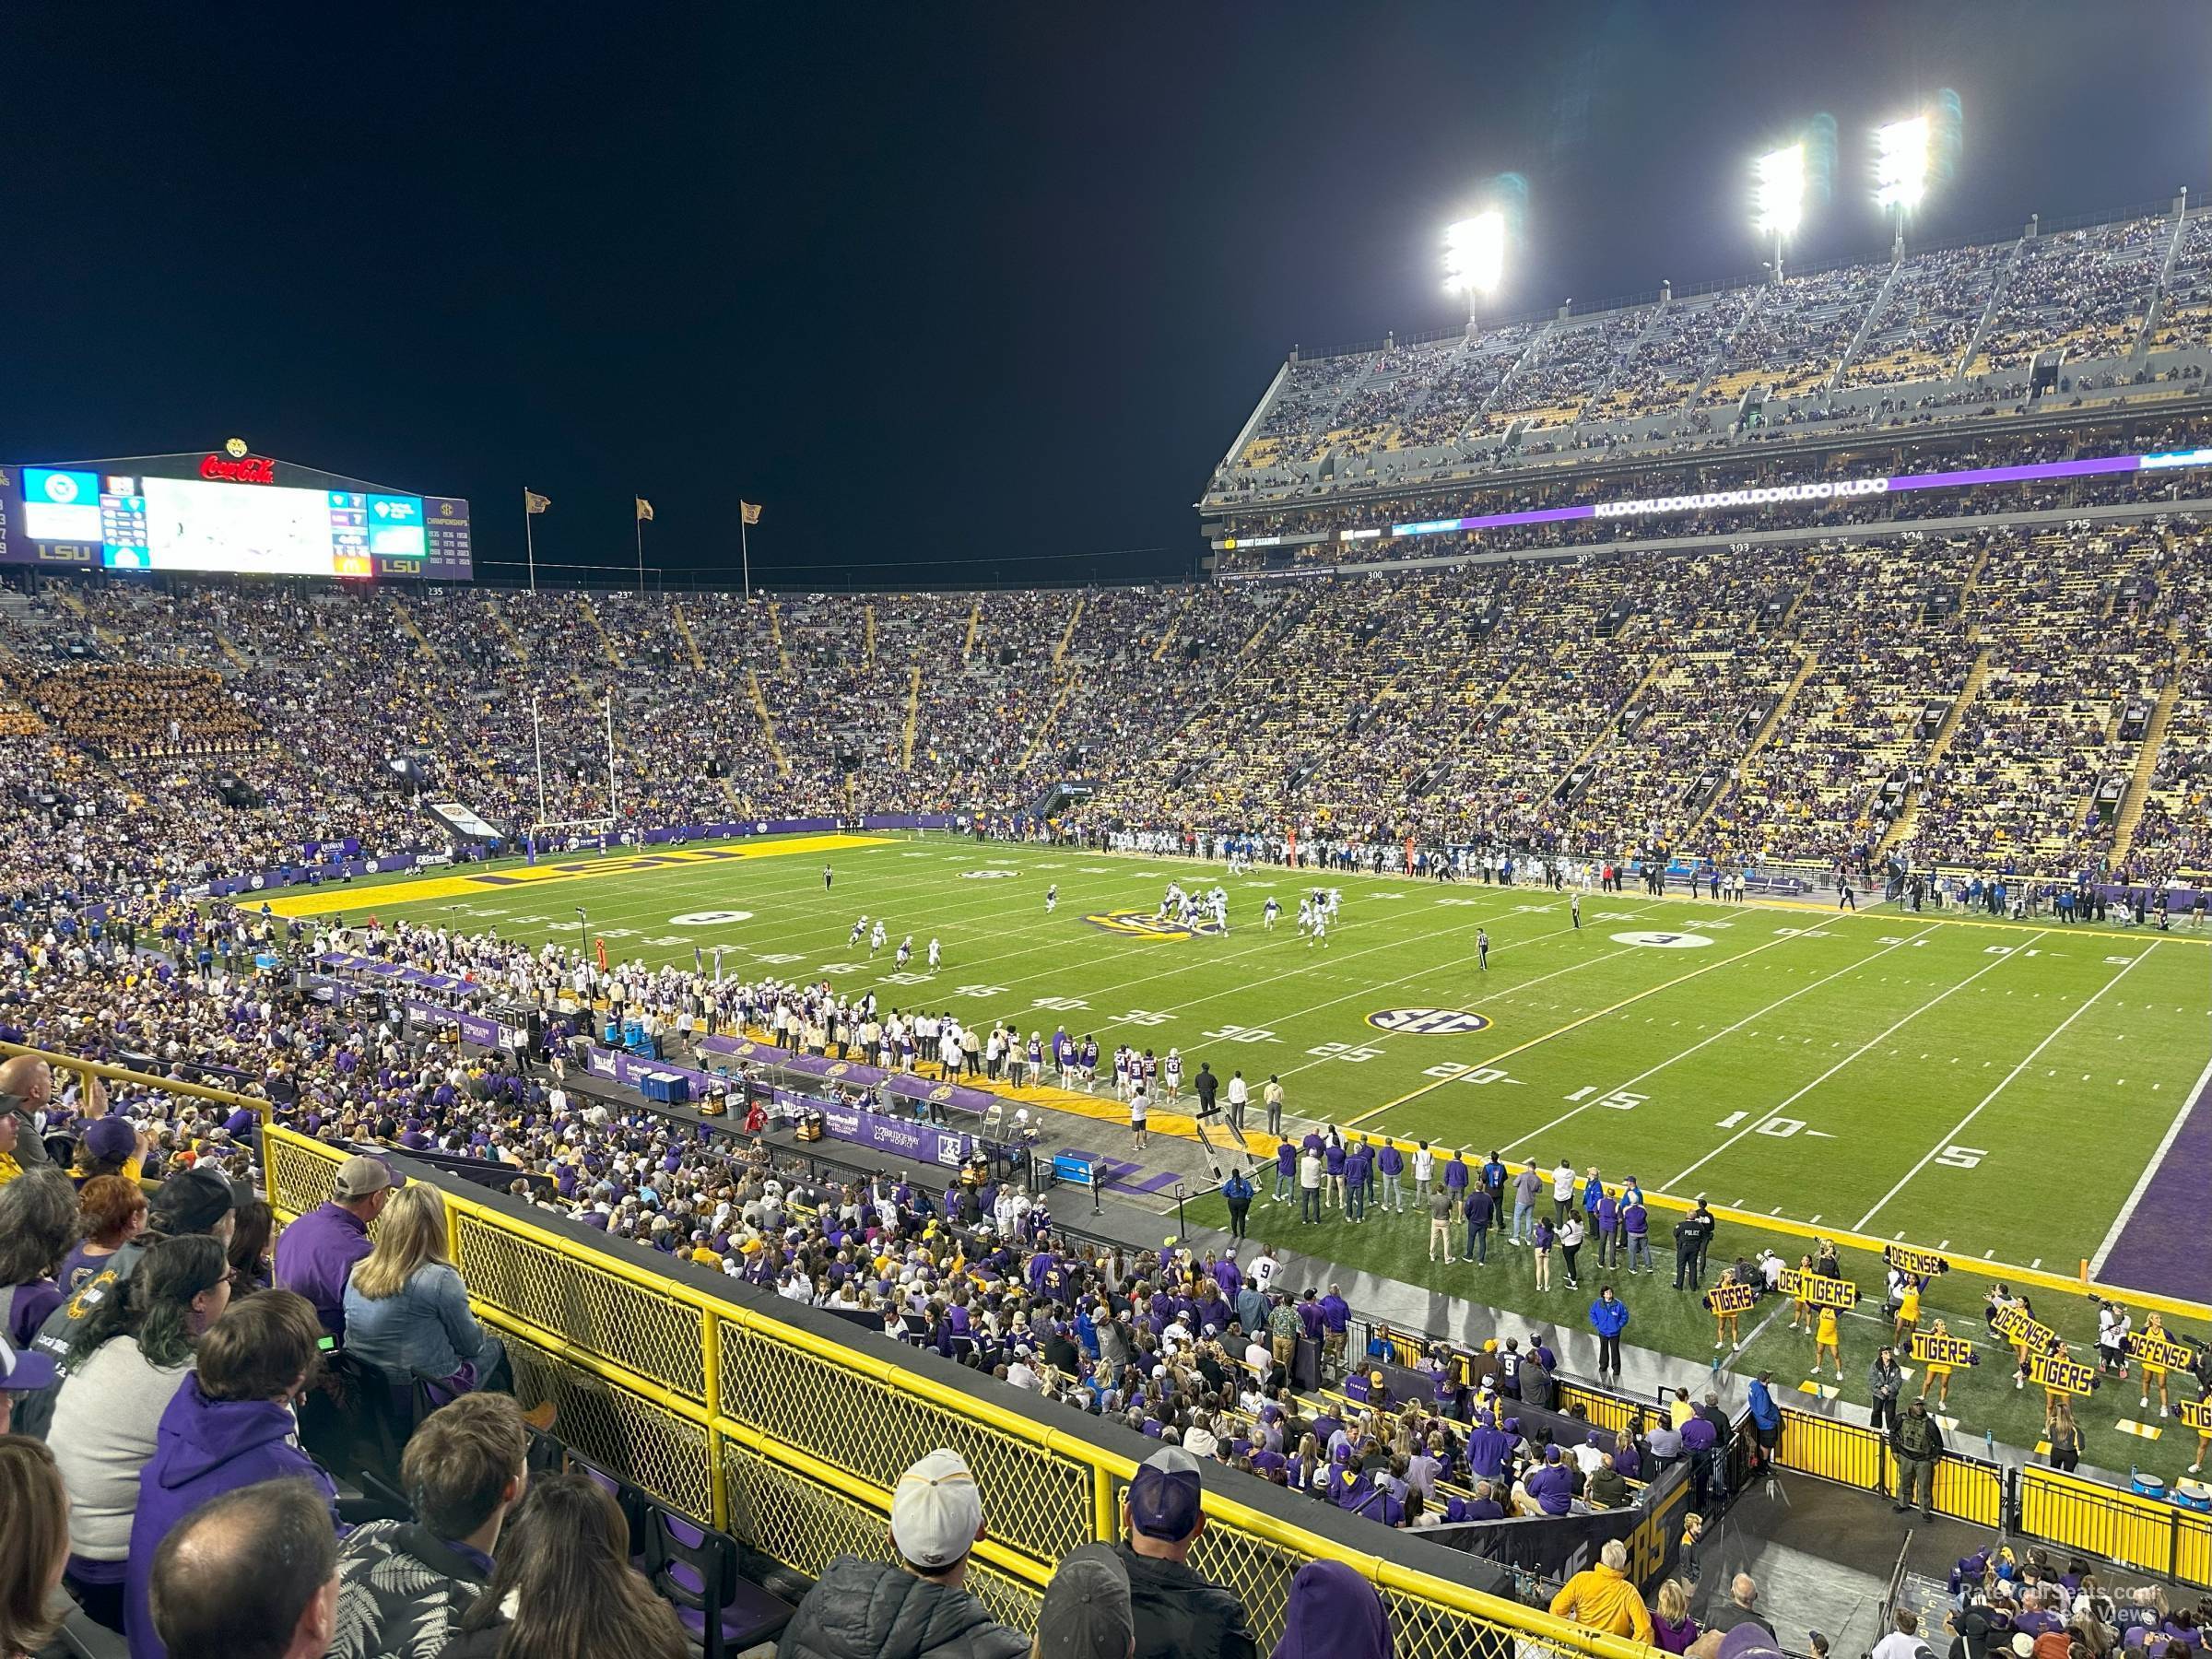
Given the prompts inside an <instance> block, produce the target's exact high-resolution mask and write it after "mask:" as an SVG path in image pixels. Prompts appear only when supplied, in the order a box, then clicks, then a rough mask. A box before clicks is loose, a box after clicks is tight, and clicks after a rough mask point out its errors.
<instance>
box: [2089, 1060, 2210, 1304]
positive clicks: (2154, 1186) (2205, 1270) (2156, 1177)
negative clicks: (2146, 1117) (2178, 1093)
mask: <svg viewBox="0 0 2212 1659" xmlns="http://www.w3.org/2000/svg"><path fill="white" fill-rule="evenodd" d="M2207 1211H2212V1080H2207V1081H2206V1084H2205V1086H2204V1087H2203V1088H2200V1089H2198V1090H2197V1093H2196V1100H2194V1102H2193V1103H2192V1104H2191V1106H2190V1108H2189V1115H2188V1117H2187V1118H2186V1119H2184V1120H2183V1124H2182V1132H2181V1133H2180V1134H2179V1135H2175V1136H2174V1137H2173V1140H2172V1142H2171V1144H2170V1145H2169V1146H2168V1147H2167V1148H2166V1155H2165V1157H2163V1158H2162V1159H2159V1167H2158V1169H2157V1170H2156V1171H2154V1172H2153V1173H2152V1175H2151V1178H2150V1184H2149V1185H2148V1186H2147V1187H2145V1188H2144V1189H2143V1196H2142V1198H2141V1199H2140V1200H2139V1201H2137V1203H2136V1213H2135V1214H2134V1215H2132V1216H2130V1217H2129V1218H2127V1225H2126V1226H2125V1227H2124V1228H2122V1229H2121V1230H2120V1236H2119V1238H2117V1239H2115V1240H2114V1241H2112V1252H2111V1253H2110V1254H2108V1255H2107V1256H2106V1257H2105V1258H2104V1270H2103V1271H2102V1272H2101V1273H2100V1274H2099V1275H2098V1276H2097V1277H2099V1278H2100V1279H2101V1280H2102V1281H2103V1282H2104V1283H2106V1284H2108V1285H2124V1286H2126V1287H2127V1288H2130V1289H2134V1290H2148V1291H2152V1292H2154V1293H2156V1294H2158V1295H2161V1296H2181V1297H2186V1298H2188V1299H2189V1300H2191V1301H2212V1249H2207V1248H2206V1244H2205V1237H2204V1231H2203V1228H2204V1219H2205V1216H2206V1212H2207Z"/></svg>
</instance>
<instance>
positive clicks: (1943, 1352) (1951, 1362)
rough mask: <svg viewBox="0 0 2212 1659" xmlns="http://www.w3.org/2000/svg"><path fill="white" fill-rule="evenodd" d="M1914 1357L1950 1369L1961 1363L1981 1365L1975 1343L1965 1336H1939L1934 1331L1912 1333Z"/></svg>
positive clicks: (1927, 1363)
mask: <svg viewBox="0 0 2212 1659" xmlns="http://www.w3.org/2000/svg"><path fill="white" fill-rule="evenodd" d="M1912 1358H1913V1359H1916V1360H1918V1361H1919V1362H1920V1363H1921V1364H1923V1365H1927V1366H1934V1367H1936V1368H1938V1369H1940V1370H1943V1371H1949V1370H1951V1369H1953V1368H1954V1367H1956V1366H1960V1365H1979V1364H1980V1363H1981V1362H1982V1361H1981V1357H1980V1356H1979V1355H1977V1354H1976V1353H1975V1352H1974V1345H1973V1344H1972V1343H1971V1342H1969V1341H1967V1339H1966V1338H1965V1337H1963V1336H1948V1335H1946V1336H1938V1335H1935V1332H1933V1331H1915V1332H1913V1333H1912Z"/></svg>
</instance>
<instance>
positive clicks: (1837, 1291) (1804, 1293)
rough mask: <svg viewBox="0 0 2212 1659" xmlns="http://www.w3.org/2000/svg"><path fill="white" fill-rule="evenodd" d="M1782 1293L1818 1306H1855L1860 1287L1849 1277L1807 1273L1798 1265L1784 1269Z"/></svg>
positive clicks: (1791, 1298)
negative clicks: (1831, 1276)
mask: <svg viewBox="0 0 2212 1659" xmlns="http://www.w3.org/2000/svg"><path fill="white" fill-rule="evenodd" d="M1782 1293H1783V1295H1784V1296H1786V1297H1788V1298H1789V1299H1790V1300H1792V1301H1801V1302H1806V1303H1809V1304H1810V1305H1812V1306H1813V1307H1816V1308H1855V1307H1857V1306H1858V1305H1859V1288H1858V1287H1857V1286H1856V1285H1854V1284H1853V1283H1852V1282H1851V1281H1850V1280H1849V1279H1841V1278H1830V1277H1828V1275H1827V1274H1825V1273H1806V1272H1804V1271H1803V1270H1801V1269H1799V1268H1796V1267H1784V1268H1783V1270H1782Z"/></svg>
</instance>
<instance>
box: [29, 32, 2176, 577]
mask: <svg viewBox="0 0 2212 1659" xmlns="http://www.w3.org/2000/svg"><path fill="white" fill-rule="evenodd" d="M2208 68H2212V8H2208V7H2206V6H2202V5H2198V4H2190V3H2182V0H2156V3H2153V0H2137V3H2126V0H2124V3H2122V4H2117V5H2113V4H2089V3H2088V0H2064V3H2053V4H2025V3H2022V4H1986V5H1977V4H1971V3H1968V4H1937V5H1925V6H1917V5H1916V6H1907V5H1888V4H1851V3H1844V4H1832V5H1818V6H1816V5H1808V4H1780V5H1778V4H1775V3H1774V0H1763V3H1760V4H1749V5H1735V4H1723V3H1721V0H1664V3H1662V0H1622V3H1618V4H1611V5H1606V4H1597V5H1587V6H1567V5H1554V6H1530V5H1525V4H1515V5H1498V6H1488V5H1477V4H1456V5H1441V4H1440V5H1416V4H1403V5H1379V6H1353V5H1347V4H1343V3H1341V0H1339V3H1338V4H1334V5H1314V6H1304V5H1295V4H1274V5H1269V6H1259V5H1256V4H1255V5H1247V6H1207V5H1195V4H1178V5H1162V6H1143V5H1138V6H1127V5H1123V6H1082V5H1040V6H1013V5H1001V6H946V5H935V6H924V5H916V4H910V5H892V4H882V5H875V6H806V5H798V6H737V5H710V4H693V5H686V6H677V5H666V6H664V5H658V4H654V3H653V0H632V3H631V4H628V5H619V6H606V5H594V6H564V5H560V4H547V5H544V6H529V7H524V6H516V5H497V4H494V5H488V6H466V5H462V6H414V5H405V4H402V5H387V6H374V7H369V6H343V5H335V4H332V5H322V6H278V7H263V8H251V7H249V8H242V9H241V8H221V7H208V6H175V5H169V6H159V7H156V6H150V5H145V6H133V5H119V6H104V7H86V6H65V5H59V4H49V3H47V0H14V3H13V4H10V5H9V6H7V7H6V14H5V17H4V18H0V110H5V122H6V124H5V131H6V134H7V140H8V142H7V145H6V150H5V155H6V171H7V175H8V176H7V178H6V189H5V194H4V195H0V199H4V200H5V201H6V203H7V218H8V221H9V222H8V227H7V229H8V245H9V248H10V250H11V256H10V257H9V258H8V259H7V261H6V273H5V276H0V295H4V296H5V300H0V315H5V317H6V327H5V329H0V458H6V459H8V460H14V461H42V460H53V459H76V458H90V457H96V456H107V455H122V454H132V453H154V452H160V451H169V450H181V449H204V448H208V447H211V446H213V445H215V444H218V443H219V442H220V441H222V440H223V439H224V438H226V437H228V436H229V435H231V434H233V433H237V434H241V435H243V436H244V437H246V438H247V439H248V440H250V441H251V442H252V443H253V447H254V449H255V450H256V452H258V453H266V454H272V455H276V456H278V457H281V458H283V459H285V460H289V461H297V462H302V463H305V464H307V465H314V466H320V467H324V468H327V469H329V470H331V471H335V472H340V473H347V474H351V475H354V476H357V477H365V478H369V479H371V480H374V481H377V482H381V483H385V484H389V485H393V486H395V487H398V488H405V489H409V490H416V491H421V492H444V493H452V494H459V495H465V496H467V497H469V498H470V500H471V501H472V503H473V510H474V514H475V521H476V540H477V558H478V560H479V563H480V564H481V563H482V562H483V561H486V560H494V559H519V558H520V556H521V551H522V521H521V515H520V500H521V494H522V489H523V487H524V485H525V484H527V485H529V486H531V487H532V488H536V489H538V490H540V491H542V492H543V493H545V494H546V495H547V496H549V497H551V498H552V500H553V503H554V505H553V510H552V512H551V513H550V514H548V515H547V517H546V518H544V519H542V520H541V521H540V526H541V528H540V534H539V535H538V553H539V556H540V558H541V559H543V560H545V561H546V562H547V564H548V565H552V564H569V565H577V566H584V565H597V566H603V567H618V568H627V567H628V566H629V564H630V562H631V560H632V559H633V557H634V554H633V549H632V543H631V523H630V516H629V500H630V497H631V495H632V494H633V493H636V494H642V495H644V496H647V497H649V498H651V500H653V503H654V505H655V506H656V508H657V509H658V512H659V517H658V520H657V522H656V523H654V524H652V525H650V526H648V527H647V532H646V534H647V556H648V560H649V562H650V563H653V564H655V565H661V566H665V567H666V568H667V569H668V570H669V571H671V572H672V573H673V572H677V571H682V572H687V573H691V574H704V575H709V576H714V577H721V576H723V575H724V573H725V572H726V575H727V579H728V580H729V581H731V582H735V577H736V570H737V535H736V522H735V503H736V501H737V499H738V498H739V497H740V496H743V497H745V498H746V499H748V500H754V501H758V502H760V503H762V504H763V505H764V507H765V510H766V511H765V516H764V519H763V522H762V524H761V525H760V526H759V530H758V531H757V532H756V533H755V535H754V536H753V540H752V551H753V559H754V564H753V568H754V572H755V575H756V579H764V580H768V581H771V582H777V583H779V584H782V585H791V586H796V585H803V584H804V583H805V582H806V580H807V577H808V574H809V572H815V571H839V572H841V580H842V581H845V582H851V581H854V580H865V581H866V582H869V583H870V584H871V585H883V586H906V585H940V586H943V585H964V584H975V583H985V584H1008V583H1016V582H1031V581H1037V582H1044V581H1072V580H1077V579H1080V578H1084V577H1093V576H1104V577H1109V578H1113V579H1121V580H1126V579H1129V578H1132V577H1139V576H1171V575H1176V574H1179V573H1182V572H1185V571H1188V570H1190V568H1191V567H1192V563H1193V561H1194V559H1195V558H1196V556H1197V554H1198V552H1199V542H1198V536H1197V531H1196V518H1195V514H1194V512H1192V511H1191V505H1190V504H1191V502H1192V501H1194V500H1195V499H1196V497H1197V495H1198V493H1199V491H1200V490H1201V488H1203V486H1204V483H1205V480H1206V476H1207V474H1208V473H1209V471H1210V470H1211V468H1212V466H1213V465H1214V463H1215V462H1216V461H1217V460H1218V458H1219V457H1220V455H1221V453H1222V452H1223V451H1224V450H1225V449H1226V448H1227V446H1228V444H1229V442H1230V440H1231V438H1233V436H1234V435H1235V433H1236V430H1237V429H1238V427H1239V425H1240V424H1241V421H1242V419H1243V418H1244V417H1245V415H1246V414H1248V413H1249V412H1250V409H1251V406H1252V405H1253V402H1254V401H1255V400H1256V398H1257V397H1258V395H1259V394H1260V392H1261V391H1262V390H1263V388H1264V387H1265V384H1266V382H1267V380H1268V378H1269V376H1270V375H1271V374H1272V373H1273V372H1274V370H1275V367H1276V365H1277V363H1278V362H1279V361H1280V360H1281V359H1282V357H1283V354H1284V353H1285V351H1286V350H1287V349H1288V347H1290V346H1291V345H1292V344H1293V343H1298V342H1302V343H1303V344H1304V346H1305V347H1306V348H1307V349H1308V350H1309V351H1312V350H1315V349H1318V348H1322V347H1331V346H1339V345H1347V344H1352V343H1357V342H1360V341H1365V340H1371V339H1379V338H1380V337H1381V336H1382V334H1383V333H1384V332H1385V331H1386V330H1389V329H1392V328H1395V329H1398V330H1400V331H1403V332H1414V331H1418V330H1424V329H1433V328H1437V327H1440V326H1443V325H1446V324H1450V323H1451V322H1452V321H1453V319H1454V317H1455V315H1457V314H1459V312H1458V309H1457V302H1456V301H1454V300H1452V299H1450V298H1449V297H1447V296H1446V295H1445V294H1444V293H1443V292H1442V289H1441V272H1440V266H1439V253H1438V231H1439V229H1440V228H1441V226H1442V225H1443V224H1444V223H1446V222H1447V221H1448V220H1450V219H1452V218H1456V217H1459V216H1461V215H1462V214H1464V213H1465V212H1466V211H1468V210H1470V209H1472V208H1474V207H1476V206H1479V205H1481V204H1480V200H1479V197H1480V193H1481V190H1482V187H1483V183H1484V182H1485V181H1486V180H1488V179H1489V178H1491V177H1493V176H1494V175H1497V174H1500V173H1504V172H1514V173H1518V174H1520V175H1522V177H1524V179H1525V181H1526V188H1527V210H1526V216H1525V220H1524V230H1523V240H1522V241H1521V243H1520V244H1519V245H1518V246H1517V247H1516V248H1515V249H1514V250H1513V251H1512V254H1511V255H1510V256H1509V265H1508V275H1507V278H1506V290H1505V291H1504V292H1503V293H1501V294H1500V296H1499V298H1498V301H1497V308H1498V310H1499V311H1500V312H1501V313H1502V312H1513V313H1519V312H1531V311H1536V310H1540V309H1547V308H1549V307H1551V306H1553V305H1556V304H1557V303H1558V302H1559V300H1561V299H1563V298H1565V297H1568V296H1570V295H1571V296H1573V297H1575V298H1576V299H1577V300H1583V301H1584V302H1594V301H1595V300H1599V299H1601V298H1605V297H1608V296H1627V295H1639V294H1644V293H1648V292H1649V291H1650V290H1652V289H1653V288H1655V287H1656V286H1657V283H1658V281H1659V279H1660V278H1661V277H1672V278H1673V279H1674V280H1676V281H1677V283H1678V284H1682V285H1684V286H1688V285H1691V284H1699V283H1703V282H1707V281H1711V280H1713V279H1717V278H1721V277H1729V276H1736V275H1744V274H1747V273H1750V272H1754V271H1755V270H1756V268H1757V265H1758V262H1759V259H1760V258H1761V257H1762V250H1760V249H1759V247H1758V246H1757V245H1756V244H1755V242H1754V241H1753V239H1752V237H1751V235H1750V233H1749V231H1748V229H1747V207H1746V200H1747V190H1748V176H1747V166H1746V164H1747V159H1748V158H1749V157H1750V156H1751V155H1752V154H1753V153H1755V152H1756V151H1759V150H1760V149H1764V148H1767V147H1771V145H1772V144H1774V143H1776V142H1779V141H1784V140H1786V139H1787V137H1789V136H1790V135H1791V134H1792V131H1793V129H1794V127H1795V126H1797V125H1798V124H1802V123H1803V122H1805V121H1806V119H1807V118H1808V117H1811V116H1814V115H1816V114H1818V113H1823V112H1825V113H1827V114H1829V115H1831V116H1832V117H1833V118H1834V121H1835V123H1836V127H1837V131H1838V134H1839V150H1838V165H1837V176H1836V185H1835V190H1834V194H1833V199H1832V200H1831V201H1830V203H1828V204H1827V205H1826V206H1821V207H1818V208H1816V209H1815V210H1814V218H1813V220H1812V222H1811V223H1810V225H1809V226H1808V229H1807V231H1806V235H1805V236H1804V237H1803V238H1802V241H1801V246H1800V247H1799V249H1798V250H1797V253H1796V255H1795V257H1796V259H1797V260H1798V261H1800V262H1807V263H1809V262H1815V261H1818V260H1821V259H1826V258H1835V257H1841V256H1845V255H1854V254H1855V255H1865V256H1871V255H1874V254H1876V253H1878V252H1879V251H1880V249H1881V248H1882V246H1883V243H1884V232H1883V229H1882V227H1881V224H1880V222H1879V221H1878V219H1877V217H1876V215H1875V211H1874V209H1873V207H1872V206H1871V204H1870V202H1869V201H1868V185H1867V182H1866V170H1867V156H1866V137H1865V135H1866V133H1867V131H1868V130H1869V129H1870V128H1871V127H1872V126H1874V125H1876V124H1879V123H1881V122H1884V121H1888V120H1892V119H1895V118H1897V117H1899V116H1901V115H1905V114H1909V113H1912V112H1914V110H1915V109H1916V108H1917V107H1918V106H1919V105H1920V104H1921V103H1922V102H1923V101H1924V100H1927V99H1929V98H1931V97H1933V96H1934V95H1935V92H1936V91H1937V89H1938V88H1955V89H1956V91H1957V93H1958V95H1959V100H1960V103H1961V106H1962V108H1963V111H1964V124H1963V142H1962V146H1961V148H1960V154H1959V167H1958V172H1957V176H1956V177H1955V178H1953V179H1952V180H1951V181H1949V182H1947V184H1946V185H1944V186H1943V187H1942V188H1941V189H1940V191H1939V192H1938V193H1937V194H1935V197H1934V198H1932V200H1931V202H1930V203H1929V206H1928V207H1927V210H1926V211H1925V213H1924V216H1923V225H1922V233H1923V234H1924V235H1925V236H1927V237H1929V238H1956V237H1960V236H1965V235H1968V234H1971V233H1979V232H1985V231H1986V232H1998V233H2004V234H2012V233H2015V232H2017V230H2018V226H2019V224H2020V222H2021V221H2023V220H2024V219H2025V218H2026V217H2027V215H2028V214H2029V213H2030V211H2035V210H2040V211H2041V213H2042V214H2043V215H2044V216H2045V218H2046V220H2048V219H2051V218H2060V217H2065V216H2070V215H2077V214H2090V213H2100V212H2102V211H2104V210H2108V209H2114V208H2119V207H2123V206H2131V205H2136V204H2144V203H2149V202H2153V201H2158V202H2163V201H2164V200H2166V199H2167V198H2169V197H2170V196H2171V193H2172V191H2173V189H2174V187H2175V186H2176V185H2178V184H2182V183H2188V184H2191V185H2193V186H2194V187H2197V189H2198V191H2200V192H2201V190H2202V189H2203V188H2204V187H2205V186H2206V185H2207V184H2212V166H2208V165H2206V162H2207V159H2208V158H2212V111H2208V110H2207V103H2206V96H2205V88H2206V85H2207V84H2212V76H2208V75H2207V69H2208ZM501 574H502V575H504V574H506V572H501Z"/></svg>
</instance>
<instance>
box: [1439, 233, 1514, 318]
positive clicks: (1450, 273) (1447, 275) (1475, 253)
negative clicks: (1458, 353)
mask: <svg viewBox="0 0 2212 1659" xmlns="http://www.w3.org/2000/svg"><path fill="white" fill-rule="evenodd" d="M1504 274H1505V215H1504V214H1502V213H1500V212H1499V211H1498V210H1497V209H1496V208H1492V209H1491V210H1490V211H1489V212H1488V213H1478V214H1477V215H1476V216H1475V217H1474V218H1465V219H1461V220H1460V221H1459V222H1458V223H1457V224H1456V225H1449V226H1446V227H1445V229H1444V291H1445V292H1446V293H1451V294H1462V293H1464V294H1465V295H1466V297H1467V321H1468V323H1469V324H1472V323H1473V322H1474V321H1475V308H1476V306H1477V303H1478V302H1479V301H1480V300H1481V298H1482V296H1483V295H1485V294H1488V293H1493V292H1495V291H1496V289H1497V287H1498V282H1499V279H1500V277H1503V276H1504Z"/></svg>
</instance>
